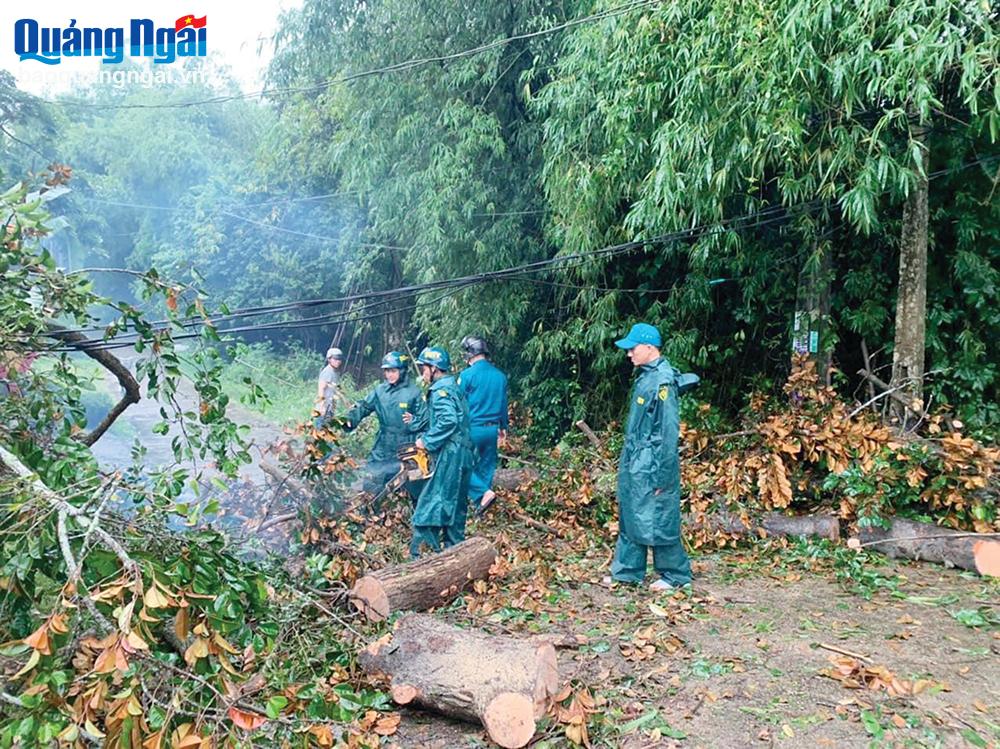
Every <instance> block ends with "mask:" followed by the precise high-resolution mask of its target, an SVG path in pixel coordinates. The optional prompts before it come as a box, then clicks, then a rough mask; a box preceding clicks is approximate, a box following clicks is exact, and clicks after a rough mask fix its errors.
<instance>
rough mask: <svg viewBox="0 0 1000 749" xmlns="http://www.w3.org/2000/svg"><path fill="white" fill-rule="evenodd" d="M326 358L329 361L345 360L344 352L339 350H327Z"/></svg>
mask: <svg viewBox="0 0 1000 749" xmlns="http://www.w3.org/2000/svg"><path fill="white" fill-rule="evenodd" d="M326 358H327V359H343V358H344V352H343V351H341V350H340V349H339V348H331V349H327V352H326Z"/></svg>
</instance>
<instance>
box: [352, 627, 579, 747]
mask: <svg viewBox="0 0 1000 749" xmlns="http://www.w3.org/2000/svg"><path fill="white" fill-rule="evenodd" d="M358 662H359V663H360V664H361V667H362V668H363V669H364V670H365V671H366V672H368V673H369V674H376V673H378V674H384V675H386V676H388V677H389V678H390V693H391V694H392V699H393V700H394V701H395V702H396V703H397V704H400V705H409V704H413V705H418V706H420V707H423V708H426V709H428V710H434V711H435V712H439V713H442V714H444V715H448V716H450V717H453V718H458V719H460V720H466V721H470V722H475V723H481V724H482V725H484V726H485V727H486V732H487V733H488V734H489V736H490V738H491V739H492V740H493V741H495V742H496V743H497V744H499V745H500V746H502V747H522V746H525V745H526V744H527V743H528V742H529V741H531V739H532V737H533V736H534V735H535V721H536V720H537V719H538V718H541V717H542V716H543V715H544V714H545V711H546V710H547V709H548V705H549V701H550V699H551V698H552V696H553V695H554V694H555V693H556V689H557V688H558V686H559V668H558V662H557V660H556V651H555V648H553V647H552V643H550V642H546V643H541V644H539V643H537V642H534V643H533V642H524V641H521V640H517V639H515V638H511V637H496V636H493V635H487V634H485V633H482V632H479V631H475V630H467V629H459V628H457V627H454V626H452V625H450V624H446V623H444V622H439V621H437V620H436V619H434V618H433V617H431V616H428V615H426V614H411V615H409V616H406V617H404V618H403V619H402V620H400V622H399V624H398V625H397V627H396V631H395V632H393V633H392V635H391V639H390V638H383V639H382V640H379V641H378V642H375V643H372V644H371V645H369V646H368V647H367V648H365V649H364V650H363V651H362V652H361V653H360V656H359V658H358Z"/></svg>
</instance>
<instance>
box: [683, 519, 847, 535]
mask: <svg viewBox="0 0 1000 749" xmlns="http://www.w3.org/2000/svg"><path fill="white" fill-rule="evenodd" d="M684 522H685V524H686V525H687V527H688V528H691V529H695V530H697V529H702V528H709V529H711V530H713V531H723V532H724V533H734V534H737V535H753V536H759V535H761V531H763V533H764V535H765V536H793V537H794V536H801V537H809V536H815V537H818V538H828V539H830V540H831V541H839V540H840V522H839V521H838V520H837V518H835V517H833V516H832V515H782V514H781V513H778V512H769V513H767V514H765V515H763V516H761V517H759V518H749V523H750V524H749V525H747V524H746V523H744V522H743V519H742V518H741V517H740V516H739V515H736V514H734V513H731V512H713V513H711V514H709V515H701V516H698V517H695V516H692V515H685V518H684Z"/></svg>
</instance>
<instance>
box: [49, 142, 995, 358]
mask: <svg viewBox="0 0 1000 749" xmlns="http://www.w3.org/2000/svg"><path fill="white" fill-rule="evenodd" d="M997 159H1000V155H992V156H988V157H984V158H981V159H976V160H974V161H971V162H967V163H964V164H961V165H959V166H956V167H947V168H943V169H939V170H936V171H934V172H930V173H929V174H928V175H927V178H928V179H929V180H930V179H936V178H938V177H941V176H944V175H947V174H955V173H957V172H960V171H963V170H965V169H968V168H971V167H974V166H978V165H981V164H986V163H990V162H992V161H996V160H997ZM824 202H826V201H824V200H823V199H816V200H812V201H807V202H805V203H801V204H793V205H789V206H783V205H776V206H770V207H768V208H765V209H761V210H759V211H756V212H752V213H750V214H745V215H742V216H737V217H733V218H731V219H727V220H725V221H722V222H714V223H712V224H706V225H701V226H698V227H692V228H690V229H685V230H680V231H677V232H671V233H669V234H665V235H660V236H657V237H652V238H648V239H644V240H633V241H630V242H624V243H620V244H617V245H610V246H607V247H602V248H600V249H598V250H590V251H586V252H580V253H575V254H572V255H560V256H555V257H553V258H549V259H546V260H540V261H535V262H533V263H525V264H522V265H520V266H513V267H511V268H506V269H501V270H499V271H488V272H483V273H478V274H473V275H469V276H461V277H457V278H452V279H444V280H441V281H433V282H428V283H424V284H411V285H409V286H404V287H398V288H394V289H384V290H377V291H372V292H362V293H358V294H353V295H348V296H345V297H340V298H335V299H319V300H307V301H304V302H290V303H286V304H281V305H264V306H261V307H258V308H250V309H247V310H240V311H237V312H235V313H230V314H228V315H224V316H218V317H216V318H211V317H210V318H189V319H188V320H186V321H185V320H164V321H159V322H158V323H154V325H157V324H160V325H172V326H175V327H194V326H195V325H197V326H200V325H206V324H209V325H213V326H214V325H215V324H217V323H218V322H223V321H228V320H233V319H240V318H243V317H252V316H257V315H261V314H273V313H276V312H281V311H292V310H294V309H305V308H308V307H312V306H320V305H327V304H334V303H341V304H346V303H349V302H352V301H359V300H362V299H368V300H372V299H373V298H374V299H376V300H377V299H386V298H387V297H393V299H389V300H388V301H369V303H368V304H366V305H363V306H362V307H360V308H353V309H346V310H341V311H338V312H333V313H329V314H325V315H319V316H316V317H314V318H309V319H305V320H296V321H278V322H271V323H264V324H256V325H246V326H237V327H233V328H226V329H223V330H218V331H217V332H218V334H219V335H229V334H233V333H243V332H252V331H260V330H275V329H282V330H288V329H298V328H305V327H317V326H322V325H327V324H331V323H335V322H345V321H360V320H365V319H374V318H377V317H382V316H385V315H387V314H392V313H393V312H394V311H405V310H406V309H416V308H419V307H421V306H424V304H425V303H434V302H436V301H438V300H439V299H443V298H447V297H448V296H451V295H453V294H456V293H458V292H459V291H461V290H463V289H464V288H466V287H469V286H473V285H476V284H482V283H488V282H493V281H502V280H520V279H521V277H523V276H525V275H528V274H531V273H535V272H542V271H548V270H554V269H558V268H556V266H558V265H559V264H560V263H566V262H567V261H575V262H578V263H580V262H581V261H582V262H586V261H587V260H590V259H593V258H597V257H604V256H614V255H616V254H621V253H626V252H633V251H636V250H638V249H641V248H645V247H647V246H649V245H654V244H663V243H668V242H675V241H680V240H683V239H696V238H699V237H701V236H705V235H706V234H709V233H718V232H720V231H722V230H725V231H732V230H748V229H753V228H757V227H760V226H766V225H769V224H772V223H776V222H780V221H786V220H789V219H790V218H791V216H792V214H791V213H789V212H790V211H791V210H793V209H796V208H798V209H804V208H807V207H810V206H814V205H818V204H821V203H824ZM773 213H778V214H779V215H776V216H771V215H770V214H773ZM761 216H767V218H764V219H761V218H760V217H761ZM748 218H757V219H758V220H757V221H756V222H754V223H748V224H746V225H743V226H738V227H736V228H735V229H734V228H725V227H726V225H728V224H733V223H735V222H738V221H743V220H746V219H748ZM568 267H573V266H568ZM559 270H561V269H559ZM440 289H445V292H446V293H444V294H442V295H441V296H440V297H439V298H432V300H431V301H430V302H428V301H427V300H424V301H418V302H417V303H416V304H415V305H413V306H412V307H408V308H394V309H392V310H388V311H384V312H379V313H374V314H373V315H371V316H369V317H366V316H360V317H359V316H358V315H357V313H358V312H359V311H364V310H366V309H371V308H375V307H378V306H382V305H386V304H390V303H391V302H392V301H394V300H395V299H398V297H399V296H402V295H407V294H416V293H424V292H428V291H434V290H440ZM641 291H642V290H641V289H637V290H636V292H635V293H639V292H641ZM94 329H95V328H91V329H90V330H94ZM84 330H87V329H80V332H83V331H84ZM129 335H135V334H129ZM199 335H201V334H200V333H183V334H178V335H175V336H173V337H174V338H176V339H178V340H179V339H184V338H194V337H198V336H199ZM120 338H121V336H118V337H115V338H111V339H107V340H98V339H95V340H94V341H93V343H92V344H83V345H82V346H80V345H74V346H73V347H65V348H62V349H59V348H56V349H54V350H59V351H61V350H80V349H81V348H121V347H125V346H131V345H133V344H134V343H135V341H134V340H120Z"/></svg>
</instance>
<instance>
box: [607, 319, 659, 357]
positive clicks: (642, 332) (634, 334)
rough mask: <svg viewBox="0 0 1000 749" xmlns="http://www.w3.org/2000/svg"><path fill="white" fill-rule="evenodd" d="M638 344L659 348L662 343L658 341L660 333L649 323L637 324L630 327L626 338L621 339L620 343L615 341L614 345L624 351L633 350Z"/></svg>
mask: <svg viewBox="0 0 1000 749" xmlns="http://www.w3.org/2000/svg"><path fill="white" fill-rule="evenodd" d="M640 343H648V344H649V345H650V346H656V347H657V348H659V347H660V344H661V343H662V341H661V340H660V331H658V330H657V329H656V328H654V327H653V326H652V325H650V324H649V323H644V322H637V323H636V324H635V325H633V326H632V329H631V330H630V331H629V332H628V335H627V336H625V337H624V338H622V339H621V340H620V341H615V345H616V346H617V347H618V348H623V349H626V350H628V349H630V348H635V347H636V346H638V345H639V344H640Z"/></svg>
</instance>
